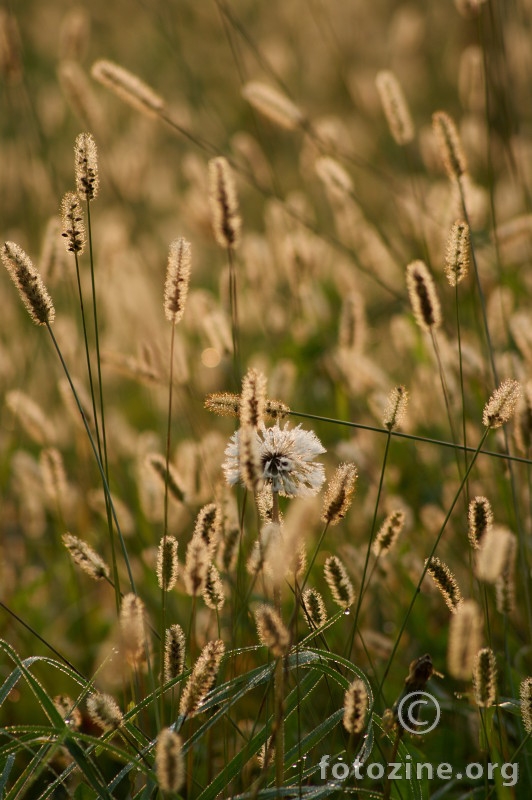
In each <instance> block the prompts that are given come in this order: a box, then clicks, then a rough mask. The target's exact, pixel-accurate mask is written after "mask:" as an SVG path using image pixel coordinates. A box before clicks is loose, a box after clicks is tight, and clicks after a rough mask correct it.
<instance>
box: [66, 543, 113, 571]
mask: <svg viewBox="0 0 532 800" xmlns="http://www.w3.org/2000/svg"><path fill="white" fill-rule="evenodd" d="M62 539H63V544H64V545H65V547H66V549H67V550H68V552H69V553H70V557H71V558H72V561H73V562H74V564H77V566H78V567H79V568H80V569H82V570H83V572H86V573H87V575H90V577H91V578H93V579H94V580H95V581H101V580H102V579H103V578H108V577H109V574H110V573H109V567H108V566H107V564H106V563H105V561H104V560H103V559H102V558H100V556H99V555H98V553H97V552H96V551H95V550H93V549H92V547H90V546H89V545H88V544H87V542H84V541H83V539H78V537H77V536H73V535H72V534H71V533H65V534H63V537H62Z"/></svg>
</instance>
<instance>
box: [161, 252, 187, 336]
mask: <svg viewBox="0 0 532 800" xmlns="http://www.w3.org/2000/svg"><path fill="white" fill-rule="evenodd" d="M190 263H191V249H190V243H189V242H187V240H186V239H183V237H181V238H180V239H176V240H175V241H173V242H172V243H171V245H170V251H169V253H168V267H167V270H166V283H165V286H164V313H165V316H166V319H167V320H168V322H171V323H172V325H175V324H176V323H178V322H179V321H180V320H181V319H182V317H183V314H184V311H185V303H186V300H187V294H188V284H189V282H190Z"/></svg>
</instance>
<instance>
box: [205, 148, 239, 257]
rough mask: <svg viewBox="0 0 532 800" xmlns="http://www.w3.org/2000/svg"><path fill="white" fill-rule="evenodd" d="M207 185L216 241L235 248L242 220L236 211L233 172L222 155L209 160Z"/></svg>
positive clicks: (236, 203)
mask: <svg viewBox="0 0 532 800" xmlns="http://www.w3.org/2000/svg"><path fill="white" fill-rule="evenodd" d="M209 185H210V203H211V213H212V226H213V230H214V236H215V238H216V241H217V242H218V244H219V245H220V246H221V247H231V248H233V249H235V248H237V247H238V245H239V244H240V228H241V227H242V220H241V218H240V214H239V213H238V200H237V196H236V189H235V182H234V178H233V174H232V172H231V168H230V166H229V163H228V161H227V159H226V158H224V157H223V156H219V157H218V158H213V159H211V161H209Z"/></svg>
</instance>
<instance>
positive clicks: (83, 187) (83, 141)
mask: <svg viewBox="0 0 532 800" xmlns="http://www.w3.org/2000/svg"><path fill="white" fill-rule="evenodd" d="M74 155H75V159H74V164H75V172H76V189H77V192H78V194H79V196H80V197H84V198H85V199H86V200H94V199H95V198H96V197H97V195H98V188H99V185H100V179H99V176H98V151H97V149H96V142H95V141H94V138H93V136H92V134H90V133H80V134H79V136H78V137H77V139H76V145H75V147H74Z"/></svg>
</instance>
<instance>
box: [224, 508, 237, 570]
mask: <svg viewBox="0 0 532 800" xmlns="http://www.w3.org/2000/svg"><path fill="white" fill-rule="evenodd" d="M239 538H240V527H239V524H238V521H237V520H236V519H235V520H228V519H226V520H224V526H223V534H222V541H221V544H220V555H219V558H220V565H221V568H222V569H223V570H224V571H225V572H231V571H232V570H233V569H234V567H235V565H236V560H237V558H238V540H239Z"/></svg>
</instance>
